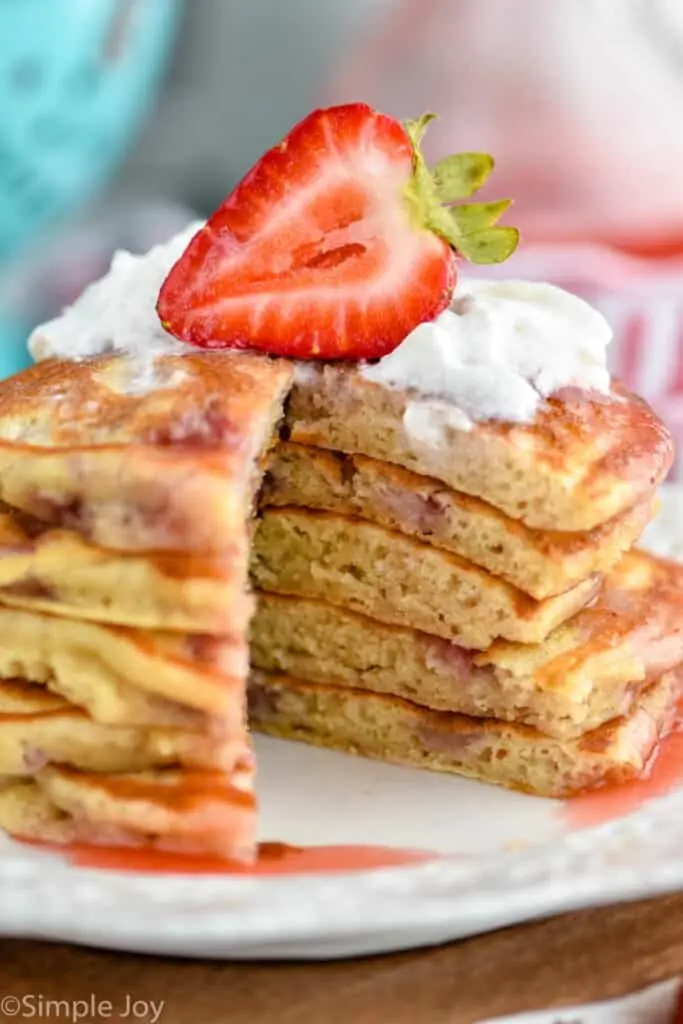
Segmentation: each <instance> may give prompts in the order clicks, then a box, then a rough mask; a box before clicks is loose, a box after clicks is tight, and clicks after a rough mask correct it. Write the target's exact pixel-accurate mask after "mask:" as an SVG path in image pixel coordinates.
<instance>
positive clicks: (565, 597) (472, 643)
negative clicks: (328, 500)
mask: <svg viewBox="0 0 683 1024" xmlns="http://www.w3.org/2000/svg"><path fill="white" fill-rule="evenodd" d="M251 574H252V580H253V582H254V584H255V586H257V587H258V588H259V589H261V590H266V591H271V592H274V593H282V594H291V595H297V596H300V597H308V598H318V599H321V600H326V601H329V602H330V603H331V604H335V605H340V606H342V607H347V608H350V609H351V610H352V611H358V612H361V613H362V614H365V615H369V616H370V617H371V618H375V619H378V620H379V621H380V622H386V623H389V624H392V625H398V626H409V627H411V628H412V629H420V630H422V631H424V632H426V633H432V634H434V635H435V636H441V637H444V638H445V639H447V640H453V641H456V642H457V643H459V644H461V645H462V646H463V647H472V648H477V649H479V650H484V649H485V648H487V647H488V646H489V645H490V644H491V643H492V642H493V640H494V639H496V638H497V637H504V638H505V639H508V640H516V641H519V642H521V643H539V642H540V641H542V640H544V639H545V638H546V636H547V635H548V634H549V633H550V632H551V630H552V629H554V628H555V627H556V626H558V625H559V624H560V623H561V622H564V621H565V620H566V619H568V618H569V617H570V616H571V615H573V614H574V613H575V612H577V611H578V610H579V609H580V608H583V607H584V606H585V605H586V604H588V603H589V602H590V601H591V600H592V599H593V598H594V597H595V596H596V595H597V593H598V590H599V587H600V582H601V577H600V576H594V577H591V578H589V579H588V580H585V581H584V582H582V583H579V584H577V585H576V586H575V587H573V588H572V589H571V590H568V591H566V593H564V594H560V595H558V596H557V597H552V598H548V599H547V600H546V601H536V600H534V598H532V597H529V596H528V595H526V594H523V593H522V592H521V591H520V590H517V589H516V588H515V587H512V586H511V585H510V584H509V583H506V582H505V581H503V580H500V579H498V578H497V577H495V576H491V575H490V574H488V573H487V572H485V570H483V569H481V568H479V567H478V566H475V565H473V564H472V563H471V562H466V561H465V560H464V559H462V558H460V557H459V556H458V555H454V554H452V553H451V552H446V551H442V550H439V549H438V548H435V547H432V546H430V545H425V544H421V543H419V542H418V541H416V540H414V539H413V538H412V537H406V536H405V535H404V534H402V533H397V532H394V531H390V530H386V529H385V528H384V527H382V526H376V525H375V524H374V523H367V522H364V521H363V520H360V519H351V518H348V517H345V516H339V515H335V514H334V513H330V512H315V511H314V512H311V511H306V510H303V509H298V508H266V509H264V510H263V512H262V514H261V519H260V520H259V524H258V529H257V530H256V533H255V536H254V546H253V552H252V561H251Z"/></svg>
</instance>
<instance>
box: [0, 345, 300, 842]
mask: <svg viewBox="0 0 683 1024" xmlns="http://www.w3.org/2000/svg"><path fill="white" fill-rule="evenodd" d="M135 369H136V367H135V365H134V364H132V363H131V362H130V361H129V360H127V359H126V358H122V357H119V356H111V357H103V358H101V359H96V360H92V361H88V362H82V363H69V362H56V361H46V362H43V363H40V364H38V365H37V366H36V367H34V368H32V369H31V370H29V371H27V372H25V373H24V374H22V375H21V376H19V377H17V378H14V379H13V380H10V381H5V382H3V383H2V384H0V490H1V493H2V495H3V499H4V502H5V503H4V505H3V508H2V511H1V513H0V629H1V634H2V643H1V645H0V776H2V778H3V785H2V787H1V788H0V822H2V823H3V824H4V825H5V827H7V828H8V829H9V830H10V831H11V832H12V833H14V834H19V835H22V836H26V837H32V838H40V839H47V840H55V841H69V840H72V841H76V840H78V841H98V842H110V843H126V844H142V845H150V846H158V847H163V848H169V849H179V850H190V851H206V852H212V853H217V854H220V855H223V856H227V857H232V858H238V859H244V858H249V857H251V856H252V855H253V850H254V843H255V824H256V812H255V804H254V796H253V769H254V764H253V754H252V752H251V746H250V742H249V737H248V733H247V723H246V715H245V686H246V678H247V672H248V663H249V658H248V647H247V628H248V624H249V620H250V617H251V613H252V608H253V599H252V597H251V596H250V594H249V593H248V586H247V570H248V557H249V544H250V527H249V518H250V514H251V510H252V508H253V504H254V500H255V494H256V492H257V490H258V487H259V483H260V476H261V472H262V471H261V468H260V467H261V465H262V460H263V455H264V453H265V451H266V450H267V448H268V446H269V445H270V443H271V439H272V437H273V434H274V432H275V431H276V429H277V425H278V422H279V420H280V418H281V415H282V403H283V400H284V396H285V394H286V392H287V390H288V387H289V384H290V379H291V369H290V367H289V365H288V364H287V363H286V362H285V361H280V362H278V363H274V362H270V361H268V360H267V359H265V358H262V357H260V356H251V355H249V354H234V355H228V356H226V357H223V358H220V359H216V358H212V357H211V356H210V355H202V354H196V355H191V356H185V357H177V358H173V357H169V358H164V357H160V358H159V359H158V360H156V362H155V364H152V365H151V369H152V370H153V372H154V373H155V374H156V375H157V376H156V383H155V386H153V387H151V388H149V386H146V387H144V388H142V390H141V391H138V388H137V386H136V378H135ZM148 369H150V368H149V367H148Z"/></svg>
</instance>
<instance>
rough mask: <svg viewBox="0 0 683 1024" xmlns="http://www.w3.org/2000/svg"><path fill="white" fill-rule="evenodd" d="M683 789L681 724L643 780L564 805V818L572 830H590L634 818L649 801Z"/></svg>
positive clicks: (604, 788) (652, 762)
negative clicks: (681, 787) (597, 826)
mask: <svg viewBox="0 0 683 1024" xmlns="http://www.w3.org/2000/svg"><path fill="white" fill-rule="evenodd" d="M681 785H683V730H682V728H681V722H680V721H679V723H678V726H677V729H676V731H675V732H672V733H670V734H669V735H668V736H666V737H665V738H664V739H663V740H662V741H661V743H660V744H659V749H658V751H657V752H656V754H655V755H654V757H653V758H652V760H651V762H650V764H649V765H648V767H647V769H646V773H645V775H644V776H643V777H642V778H640V779H633V780H632V781H631V782H623V783H620V784H619V785H616V786H605V787H603V788H602V789H596V790H593V791H592V792H589V793H582V794H581V795H580V796H576V797H573V798H572V799H570V800H567V801H566V802H565V804H564V805H563V808H562V816H563V818H564V820H565V822H566V823H567V824H568V825H569V826H570V827H572V828H591V827H592V826H595V825H602V824H603V823H604V822H607V821H612V820H614V819H615V818H622V817H624V816H625V815H626V814H632V813H633V812H634V811H637V810H638V809H639V808H640V807H642V806H643V804H646V803H647V802H648V801H649V800H654V799H655V798H656V797H660V796H665V795H666V794H667V793H670V792H672V790H674V789H676V788H677V787H678V786H681Z"/></svg>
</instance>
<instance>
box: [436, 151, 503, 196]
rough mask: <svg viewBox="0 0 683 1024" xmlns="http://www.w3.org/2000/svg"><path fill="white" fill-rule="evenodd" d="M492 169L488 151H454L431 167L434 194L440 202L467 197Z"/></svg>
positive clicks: (482, 182) (491, 159)
mask: <svg viewBox="0 0 683 1024" xmlns="http://www.w3.org/2000/svg"><path fill="white" fill-rule="evenodd" d="M492 170H493V157H491V156H489V155H488V153H456V154H455V155H454V156H447V157H445V158H444V159H443V160H440V161H439V163H438V164H437V165H436V166H435V167H433V168H432V176H433V178H434V182H435V183H436V194H437V196H438V197H439V199H440V200H441V202H442V203H454V202H455V201H456V200H458V199H467V198H468V196H471V195H472V194H473V193H474V192H477V191H478V190H479V189H480V188H481V187H482V185H483V184H484V183H485V181H486V179H487V178H488V176H489V174H490V173H491V171H492Z"/></svg>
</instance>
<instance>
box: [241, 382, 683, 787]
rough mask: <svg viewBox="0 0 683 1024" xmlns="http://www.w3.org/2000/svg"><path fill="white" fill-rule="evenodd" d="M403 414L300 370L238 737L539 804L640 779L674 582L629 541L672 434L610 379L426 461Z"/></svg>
mask: <svg viewBox="0 0 683 1024" xmlns="http://www.w3.org/2000/svg"><path fill="white" fill-rule="evenodd" d="M411 400H412V396H411V393H410V391H402V390H399V389H397V388H391V389H388V388H386V387H383V386H381V385H380V384H377V383H374V382H371V381H369V380H368V379H367V378H365V377H364V376H363V374H362V371H361V372H359V371H354V370H351V369H349V368H347V367H343V368H342V367H337V366H328V367H324V368H321V369H313V368H309V369H308V370H307V372H306V373H305V374H299V375H298V378H297V381H296V382H295V384H294V387H293V390H292V393H291V396H290V399H289V403H288V412H287V421H286V425H285V434H286V436H287V438H288V440H287V441H286V442H282V443H281V444H280V445H278V447H277V448H275V449H274V450H273V452H272V453H271V456H270V460H269V463H268V470H267V473H266V478H265V483H264V488H263V491H262V494H261V505H262V510H261V516H260V523H259V528H258V530H257V533H256V536H255V540H254V552H253V555H252V578H253V580H254V583H255V585H256V586H257V587H258V588H259V590H260V594H259V607H258V611H257V614H256V618H255V620H254V623H253V625H252V649H251V656H252V662H253V664H254V666H255V669H256V671H255V672H254V673H253V678H252V684H251V708H252V724H253V725H254V726H255V727H258V728H262V729H264V730H265V731H267V732H269V733H272V734H274V735H279V736H289V737H292V738H298V739H304V740H307V741H309V742H314V743H320V744H322V745H324V746H332V747H337V748H339V749H343V750H350V751H353V752H356V753H361V754H365V755H368V756H372V757H380V758H383V759H386V760H390V761H397V762H402V763H408V764H416V765H420V766H424V767H430V768H434V769H437V770H442V771H453V772H457V773H461V774H464V775H468V776H472V777H475V778H479V779H485V780H487V781H490V782H497V783H501V784H503V785H507V786H511V787H514V788H519V789H523V790H526V791H530V792H534V793H539V794H542V795H547V796H567V795H570V794H572V793H575V792H577V791H581V790H583V789H587V788H592V787H594V786H596V785H601V784H604V783H606V782H608V781H619V780H623V779H627V778H629V777H632V776H633V775H637V774H638V773H640V772H641V771H642V770H643V767H644V765H645V764H646V763H647V762H648V760H649V759H650V757H651V755H652V752H653V750H654V748H655V746H656V744H657V741H658V739H659V737H660V736H661V735H663V734H664V733H665V732H667V731H668V730H669V729H670V728H671V725H672V721H673V720H674V717H675V713H676V704H677V699H678V692H679V688H680V683H681V680H680V679H679V676H678V674H677V672H676V669H677V668H678V666H679V665H680V664H681V662H683V597H682V596H681V594H682V587H683V569H681V568H680V567H679V566H677V565H675V564H673V563H668V562H664V561H660V560H657V559H655V558H654V557H651V556H649V555H646V554H644V553H642V552H636V551H632V550H631V549H632V547H633V545H634V543H635V542H636V541H637V539H638V537H639V536H640V533H641V532H642V530H643V528H644V527H645V525H646V524H647V523H648V522H649V521H650V519H651V518H652V516H653V514H654V509H655V507H656V489H657V486H658V484H659V483H660V481H661V480H662V478H663V476H664V475H665V474H666V472H667V471H668V468H669V466H670V462H671V455H672V452H671V441H670V438H669V435H668V433H667V432H666V430H665V429H664V428H663V426H662V424H661V423H660V422H659V421H658V420H657V418H656V417H655V416H654V414H653V413H652V412H651V410H650V409H649V408H648V407H647V406H646V405H644V404H643V403H642V402H640V401H639V400H638V399H637V398H635V397H634V396H632V395H629V394H627V393H626V392H624V391H623V390H622V389H620V388H619V387H618V386H615V387H614V390H613V392H612V394H611V395H609V396H604V395H601V396H599V397H591V396H590V395H580V396H579V395H573V396H567V397H565V398H563V399H562V400H554V401H550V402H548V403H546V405H545V407H544V409H543V411H542V412H541V413H540V414H539V416H538V418H537V420H536V421H535V422H534V423H533V424H532V425H523V426H521V425H520V426H517V425H515V426H510V425H501V424H493V423H487V424H484V425H482V424H477V425H476V426H475V427H473V428H471V429H469V430H467V431H466V432H465V431H463V430H461V429H457V428H453V429H452V430H445V431H444V432H443V436H442V438H441V440H440V444H439V445H438V447H437V448H436V449H434V448H433V446H431V445H426V446H425V445H424V443H423V442H422V440H421V439H418V440H416V439H415V437H414V436H412V435H411V432H410V429H409V418H408V420H407V418H406V408H407V407H408V405H409V403H410V401H411ZM420 470H422V472H421V473H420V472H418V471H420ZM455 484H457V485H458V488H459V489H458V490H456V489H455V488H454V485H455Z"/></svg>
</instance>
